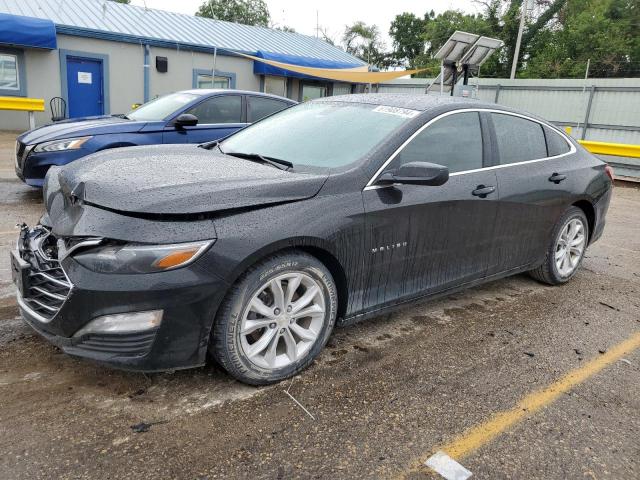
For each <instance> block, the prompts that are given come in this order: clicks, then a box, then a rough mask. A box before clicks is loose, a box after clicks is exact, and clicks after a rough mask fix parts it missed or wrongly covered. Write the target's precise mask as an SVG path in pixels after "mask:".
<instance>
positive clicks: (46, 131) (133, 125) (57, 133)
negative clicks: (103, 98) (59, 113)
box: [18, 116, 147, 145]
mask: <svg viewBox="0 0 640 480" xmlns="http://www.w3.org/2000/svg"><path fill="white" fill-rule="evenodd" d="M146 123H147V122H137V121H134V120H128V119H126V118H122V117H112V116H102V117H86V118H75V119H72V120H65V121H62V122H56V123H51V124H49V125H44V126H42V127H38V128H36V129H33V130H30V131H28V132H25V133H23V134H22V135H20V136H19V137H18V140H19V141H20V142H22V143H24V144H26V145H33V144H35V143H41V142H47V141H49V140H58V139H63V138H72V137H83V136H86V135H101V134H105V133H133V132H137V131H139V130H140V129H141V128H143V127H144V126H145V125H146Z"/></svg>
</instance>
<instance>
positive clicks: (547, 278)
mask: <svg viewBox="0 0 640 480" xmlns="http://www.w3.org/2000/svg"><path fill="white" fill-rule="evenodd" d="M588 239H589V223H588V222H587V217H586V216H585V214H584V212H583V211H582V210H581V209H579V208H578V207H571V208H569V209H568V210H567V211H566V212H565V213H564V215H563V216H562V217H561V218H560V220H559V221H558V223H557V224H556V227H555V228H554V231H553V236H552V240H551V244H550V245H549V247H548V250H547V255H546V257H545V260H544V263H543V264H542V265H541V266H540V267H538V268H536V269H535V270H532V271H531V272H529V273H530V274H531V276H532V277H534V278H535V279H537V280H540V281H541V282H544V283H548V284H550V285H558V284H560V283H565V282H567V281H568V280H569V279H570V278H571V277H573V276H574V275H575V273H576V271H577V270H578V267H579V266H580V264H581V263H582V259H583V258H584V254H585V251H586V249H587V243H588Z"/></svg>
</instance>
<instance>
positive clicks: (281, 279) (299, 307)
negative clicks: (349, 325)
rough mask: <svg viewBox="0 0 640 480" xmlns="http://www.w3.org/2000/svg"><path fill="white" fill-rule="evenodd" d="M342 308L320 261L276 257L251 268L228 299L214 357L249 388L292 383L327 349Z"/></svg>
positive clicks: (305, 257) (303, 255) (220, 316)
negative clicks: (282, 382)
mask: <svg viewBox="0 0 640 480" xmlns="http://www.w3.org/2000/svg"><path fill="white" fill-rule="evenodd" d="M337 305H338V302H337V291H336V285H335V282H334V280H333V277H332V276H331V273H330V272H329V270H328V269H327V268H326V267H325V266H324V265H323V264H322V263H321V262H320V261H319V260H318V259H316V258H315V257H313V256H311V255H309V254H307V253H304V252H300V251H289V252H285V253H278V254H275V255H272V256H270V257H268V258H266V259H264V260H262V261H260V262H258V263H257V264H255V265H253V266H252V267H251V268H249V269H248V270H247V271H246V272H245V273H244V274H243V275H242V276H241V277H240V278H239V279H238V281H237V282H236V283H235V284H234V286H233V287H232V288H231V290H230V291H229V293H228V294H227V296H226V297H225V299H224V301H223V302H222V305H221V306H220V309H219V311H218V314H217V315H216V319H215V323H214V327H213V338H212V341H211V342H210V346H209V350H210V353H211V354H212V356H213V357H214V358H215V359H216V360H217V361H218V363H219V364H220V365H222V367H223V368H224V369H225V370H226V371H227V372H228V373H229V374H231V375H233V376H234V377H235V378H237V379H238V380H240V381H242V382H245V383H249V384H252V385H265V384H269V383H274V382H278V381H280V380H283V379H285V378H289V377H291V376H293V375H295V374H296V373H297V372H299V371H300V370H303V369H304V368H306V367H307V366H308V365H309V364H310V363H311V362H312V361H313V360H314V358H315V357H316V356H317V355H318V354H319V353H320V351H321V350H322V348H323V347H324V345H325V344H326V342H327V340H328V338H329V335H330V334H331V331H332V330H333V326H334V324H335V321H336V315H337Z"/></svg>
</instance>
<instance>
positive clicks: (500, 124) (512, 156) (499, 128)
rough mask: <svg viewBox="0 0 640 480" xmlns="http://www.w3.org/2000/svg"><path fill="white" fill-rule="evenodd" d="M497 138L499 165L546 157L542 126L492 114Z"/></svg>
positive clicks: (522, 119) (512, 117)
mask: <svg viewBox="0 0 640 480" xmlns="http://www.w3.org/2000/svg"><path fill="white" fill-rule="evenodd" d="M491 118H492V119H493V125H494V126H495V129H496V136H497V137H498V152H499V153H500V163H501V164H503V165H504V164H509V163H516V162H526V161H527V160H537V159H539V158H545V157H546V156H547V144H546V142H545V139H544V133H543V131H542V125H540V124H539V123H538V122H533V121H531V120H527V119H525V118H521V117H516V116H514V115H504V114H501V113H492V114H491Z"/></svg>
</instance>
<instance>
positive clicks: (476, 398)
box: [0, 134, 640, 479]
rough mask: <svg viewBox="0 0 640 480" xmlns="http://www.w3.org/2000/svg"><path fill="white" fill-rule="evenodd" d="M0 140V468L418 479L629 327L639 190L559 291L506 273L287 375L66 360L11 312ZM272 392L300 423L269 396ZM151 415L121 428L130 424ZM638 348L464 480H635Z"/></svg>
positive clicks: (30, 202) (362, 331) (7, 193)
mask: <svg viewBox="0 0 640 480" xmlns="http://www.w3.org/2000/svg"><path fill="white" fill-rule="evenodd" d="M13 138H14V137H13V136H12V135H11V134H1V135H0V205H1V208H0V249H1V250H2V251H1V252H0V452H2V454H1V455H0V478H3V479H4V478H7V479H22V478H24V479H27V478H28V479H35V478H179V479H183V478H185V479H190V478H193V479H195V478H251V479H259V478H293V477H300V478H328V477H330V478H387V477H397V476H406V477H408V478H434V476H435V474H433V473H432V472H430V471H429V470H428V469H426V468H422V469H417V470H413V471H410V472H409V473H407V472H408V470H409V468H410V466H411V465H412V463H414V462H415V461H416V460H419V461H424V460H426V459H427V458H428V457H429V456H430V455H431V454H432V453H433V452H434V450H436V449H437V447H438V445H441V444H443V443H446V442H448V441H450V440H451V439H453V438H455V437H456V436H458V435H459V434H461V433H462V432H464V431H465V430H467V429H469V428H471V427H473V426H476V425H480V424H483V422H485V421H486V420H487V419H489V418H490V417H491V416H492V415H493V414H494V413H496V412H500V411H503V410H509V409H511V408H513V407H514V406H515V405H516V404H517V403H518V401H519V400H520V399H521V398H522V397H524V396H525V395H527V394H529V393H531V392H532V391H535V390H538V389H541V388H544V387H546V386H547V385H549V384H551V383H553V382H554V381H556V380H557V379H559V378H560V377H562V376H563V375H564V374H566V373H567V372H569V371H571V370H572V369H576V368H579V367H581V365H585V364H586V363H587V362H588V361H589V360H590V359H593V358H598V356H599V355H603V352H606V351H607V350H608V349H611V348H612V347H613V346H614V345H616V344H618V343H620V342H621V341H623V340H625V339H627V338H629V337H631V336H632V335H634V334H637V333H638V332H639V331H640V189H637V188H633V187H623V186H618V187H617V188H616V189H615V194H614V198H613V201H612V205H611V209H610V212H609V215H608V226H607V228H606V231H605V235H604V236H603V238H602V239H601V240H600V241H599V242H597V243H596V244H595V245H593V246H592V247H591V248H590V249H589V251H588V257H587V258H586V260H585V262H584V266H583V268H582V270H581V271H580V272H579V273H578V275H577V276H576V277H575V278H574V279H573V280H572V281H571V282H570V283H569V284H567V285H565V286H563V287H555V288H554V287H548V286H544V285H541V284H539V283H537V282H535V281H534V280H532V279H530V278H529V277H527V276H524V275H520V276H515V277H512V278H509V279H505V280H500V281H496V282H493V283H490V284H487V285H485V286H482V287H479V288H474V289H471V290H468V291H465V292H463V293H459V294H456V295H453V296H450V297H447V298H444V299H441V300H438V301H434V302H430V303H425V304H421V305H414V306H412V307H410V308H407V309H405V310H402V311H399V312H397V313H394V314H392V315H389V316H386V317H380V318H376V319H373V320H371V321H369V322H366V323H363V324H359V325H355V326H351V327H348V328H341V329H337V330H336V331H335V333H334V335H333V337H332V339H331V340H330V343H329V345H328V347H327V348H326V350H325V351H324V352H323V354H322V355H321V356H320V358H319V359H318V360H317V361H316V362H315V363H314V364H313V365H312V367H311V368H309V369H308V370H307V371H305V372H303V373H302V374H300V375H299V376H298V377H296V378H295V379H294V381H293V382H286V383H283V384H279V385H275V386H270V387H262V388H255V387H248V386H245V385H242V384H239V383H237V382H235V381H234V380H232V379H231V378H230V377H228V376H227V375H226V374H225V373H224V372H223V371H221V370H220V369H219V368H217V367H215V366H207V367H204V368H200V369H196V370H188V371H181V372H175V373H163V374H153V375H142V374H132V373H123V372H118V371H114V370H108V369H106V368H103V367H100V366H96V365H93V364H91V363H87V362H84V361H79V360H75V359H72V358H69V357H67V356H66V355H64V354H62V353H61V352H60V351H59V350H57V349H56V348H54V347H52V346H51V345H49V344H47V343H46V342H45V341H44V340H42V339H41V338H40V337H38V336H37V335H35V334H34V333H32V331H31V330H30V329H29V328H28V327H27V326H26V325H25V324H23V322H22V321H21V320H20V318H19V315H18V311H17V308H16V304H15V300H14V298H13V288H12V287H11V285H10V271H9V265H8V253H9V250H10V249H11V248H12V247H13V242H14V239H15V233H14V232H13V230H12V229H13V225H14V224H15V223H17V222H18V221H27V222H28V223H34V222H35V221H37V219H38V217H39V215H40V214H41V211H42V204H41V199H40V193H39V192H38V191H37V190H34V189H31V188H29V187H26V186H24V185H23V184H22V183H21V182H20V181H19V180H17V179H16V178H15V176H14V173H13V164H12V162H13V160H12V152H13V145H12V141H13ZM285 390H288V391H289V393H290V394H291V395H293V396H294V397H295V398H296V399H297V400H298V401H299V402H300V403H301V404H302V405H304V406H305V408H306V409H307V410H308V411H309V412H310V413H311V414H312V415H313V417H314V419H312V418H311V417H310V416H309V415H307V414H306V413H305V411H304V410H302V409H301V408H300V407H299V406H298V405H296V404H295V403H294V402H293V401H292V400H291V398H289V396H288V395H287V394H286V393H285ZM141 422H143V423H146V424H151V426H150V427H149V428H148V431H146V432H141V433H136V432H135V431H134V430H133V429H132V428H131V427H132V426H134V425H138V424H140V423H141ZM639 430H640V350H636V351H633V352H630V353H629V354H628V355H626V356H625V357H624V358H623V359H620V360H617V361H615V362H613V363H611V364H610V365H608V366H607V367H606V368H605V369H604V370H602V371H601V372H599V373H597V374H595V375H593V376H591V377H589V378H588V379H586V380H585V381H584V382H583V383H580V384H579V385H578V386H576V387H575V388H574V389H572V390H571V391H569V392H568V393H566V394H564V395H562V396H561V397H560V399H559V400H557V401H556V402H554V403H551V404H550V405H547V406H546V407H544V408H543V409H542V410H540V411H538V412H537V413H535V414H533V415H530V416H528V417H526V418H525V419H524V420H523V421H521V422H519V423H517V424H515V425H513V426H512V427H511V428H509V429H508V430H507V431H505V432H504V433H502V434H501V435H499V436H498V437H497V438H496V439H495V440H493V441H492V442H486V443H483V445H482V446H481V447H480V448H479V449H478V450H476V451H475V452H473V453H471V454H470V455H468V456H467V457H465V458H464V459H460V462H461V463H462V464H463V465H464V466H465V467H466V468H468V469H469V470H471V471H472V472H473V473H474V477H476V478H527V479H532V478H544V479H556V478H557V479H564V478H589V479H603V478H611V479H637V478H640V436H639V435H638V431H639Z"/></svg>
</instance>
